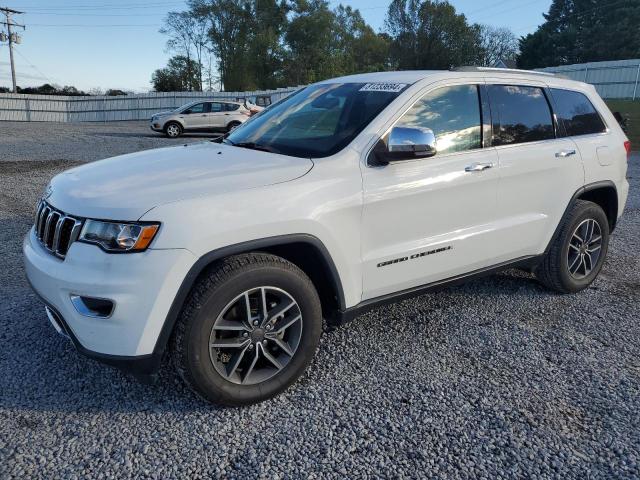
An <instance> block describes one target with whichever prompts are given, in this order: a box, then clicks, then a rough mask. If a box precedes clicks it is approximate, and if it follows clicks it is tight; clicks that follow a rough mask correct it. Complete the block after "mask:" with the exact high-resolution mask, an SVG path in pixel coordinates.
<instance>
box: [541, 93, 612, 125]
mask: <svg viewBox="0 0 640 480" xmlns="http://www.w3.org/2000/svg"><path fill="white" fill-rule="evenodd" d="M551 94H552V95H553V98H554V99H555V101H556V106H557V111H556V114H557V115H558V119H559V120H560V121H561V122H562V123H563V124H564V128H565V129H566V130H567V135H569V136H574V135H588V134H591V133H602V132H604V131H606V130H607V127H606V126H605V124H604V122H603V121H602V118H600V115H598V112H597V111H596V109H595V108H594V106H593V104H592V103H591V102H590V101H589V99H588V98H587V97H586V95H584V94H582V93H580V92H573V91H571V90H561V89H559V88H552V89H551Z"/></svg>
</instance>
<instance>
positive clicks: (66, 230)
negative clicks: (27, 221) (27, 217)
mask: <svg viewBox="0 0 640 480" xmlns="http://www.w3.org/2000/svg"><path fill="white" fill-rule="evenodd" d="M82 223H83V219H81V218H76V217H72V216H70V215H67V214H65V213H64V212H61V211H60V210H56V209H55V208H53V207H52V206H51V205H49V204H48V203H47V202H46V201H44V200H41V201H40V203H39V204H38V207H37V209H36V216H35V235H36V238H37V239H38V241H39V242H40V244H41V245H42V246H43V247H44V248H45V249H46V250H47V251H48V252H50V253H51V254H53V255H55V256H56V257H58V258H61V259H64V258H65V256H66V254H67V252H68V251H69V247H70V246H71V244H72V243H73V242H75V241H76V240H77V239H78V237H79V235H80V230H81V229H82Z"/></svg>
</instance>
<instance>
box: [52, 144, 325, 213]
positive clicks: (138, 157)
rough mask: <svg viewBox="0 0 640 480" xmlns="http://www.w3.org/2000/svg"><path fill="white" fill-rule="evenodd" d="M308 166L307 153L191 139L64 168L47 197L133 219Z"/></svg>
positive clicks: (283, 178) (74, 209)
mask: <svg viewBox="0 0 640 480" xmlns="http://www.w3.org/2000/svg"><path fill="white" fill-rule="evenodd" d="M312 167H313V162H312V161H311V160H310V159H307V158H297V157H288V156H285V155H277V154H274V153H267V152H261V151H256V150H249V149H246V148H239V147H233V146H228V145H223V144H219V143H212V142H206V143H195V144H191V145H184V146H179V147H169V148H160V149H156V150H146V151H142V152H137V153H131V154H128V155H121V156H118V157H113V158H109V159H106V160H100V161H97V162H93V163H88V164H86V165H82V166H80V167H76V168H73V169H71V170H67V171H66V172H63V173H61V174H60V175H57V176H56V177H54V178H53V180H52V181H51V185H50V188H48V189H47V191H48V192H50V195H49V196H48V198H47V201H48V202H50V203H51V205H53V206H54V207H55V208H58V209H60V210H62V211H64V212H66V213H68V214H71V215H76V216H80V217H90V218H99V219H112V220H137V219H138V218H140V217H141V216H142V215H143V214H144V213H145V212H147V211H148V210H150V209H151V208H153V207H156V206H158V205H162V204H165V203H170V202H176V201H179V200H184V199H187V198H194V197H198V196H204V195H210V194H216V195H219V194H221V193H225V192H229V191H237V190H244V189H249V188H257V187H263V186H267V185H273V184H276V183H282V182H287V181H289V180H293V179H295V178H298V177H301V176H303V175H304V174H306V173H307V172H308V171H309V170H311V168H312Z"/></svg>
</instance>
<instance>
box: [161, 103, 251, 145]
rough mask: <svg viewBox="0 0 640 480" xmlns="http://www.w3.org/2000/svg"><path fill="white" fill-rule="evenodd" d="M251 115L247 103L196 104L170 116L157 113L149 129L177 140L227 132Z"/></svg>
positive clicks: (184, 107) (181, 108) (165, 113)
mask: <svg viewBox="0 0 640 480" xmlns="http://www.w3.org/2000/svg"><path fill="white" fill-rule="evenodd" d="M256 108H257V107H256ZM251 115H252V111H251V109H250V108H249V106H248V104H247V103H246V102H244V103H243V102H220V101H206V102H203V101H198V102H192V103H188V104H187V105H183V106H182V107H179V108H176V109H175V110H172V111H170V112H160V113H156V114H155V115H154V116H152V117H151V121H150V125H149V126H150V128H151V130H153V131H154V132H164V133H165V135H167V136H168V137H171V138H176V137H179V136H180V135H182V134H183V133H184V132H211V131H221V132H229V131H231V130H233V129H234V128H236V127H237V126H239V125H241V124H242V123H244V122H246V121H247V120H248V119H249V117H250V116H251Z"/></svg>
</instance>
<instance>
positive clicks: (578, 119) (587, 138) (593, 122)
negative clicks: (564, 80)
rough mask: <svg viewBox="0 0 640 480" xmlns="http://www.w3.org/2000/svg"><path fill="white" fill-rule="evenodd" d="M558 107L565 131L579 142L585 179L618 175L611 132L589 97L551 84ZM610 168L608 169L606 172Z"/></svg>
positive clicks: (577, 143) (559, 117)
mask: <svg viewBox="0 0 640 480" xmlns="http://www.w3.org/2000/svg"><path fill="white" fill-rule="evenodd" d="M551 96H552V97H553V99H554V102H555V111H556V114H557V116H558V119H559V121H560V123H562V124H563V126H564V129H565V132H566V135H567V136H568V137H571V139H572V140H573V141H574V142H575V144H576V145H577V146H578V150H579V151H580V154H581V156H582V161H583V163H584V166H585V183H591V182H594V181H596V180H600V179H601V178H603V177H605V178H607V177H608V178H618V177H619V175H618V172H617V168H618V166H617V165H613V163H614V156H615V154H614V152H613V151H611V147H610V145H609V138H610V137H611V135H610V134H609V131H608V129H607V127H606V125H605V123H604V121H603V119H602V118H601V117H600V114H599V113H598V112H597V111H596V109H595V107H594V106H593V104H592V103H591V101H590V100H589V98H588V97H587V96H586V95H585V94H584V93H581V92H576V91H573V90H565V89H560V88H552V89H551ZM607 170H609V171H608V172H607Z"/></svg>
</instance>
